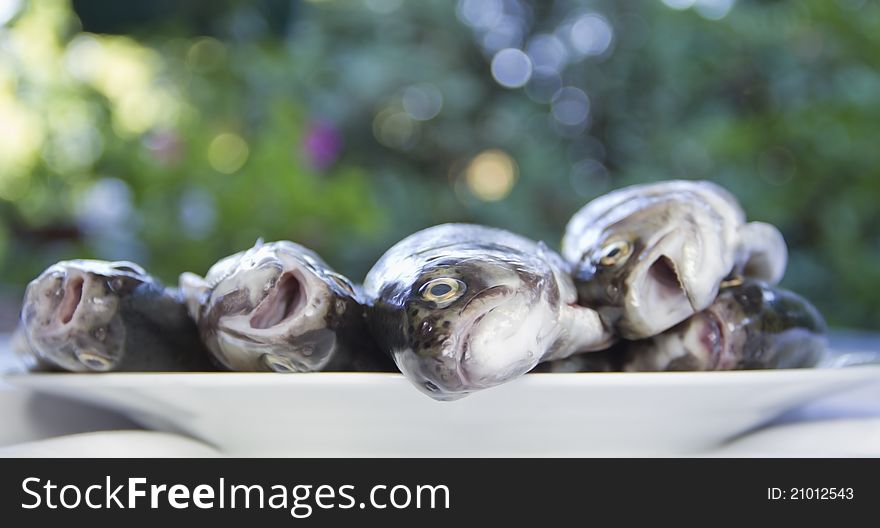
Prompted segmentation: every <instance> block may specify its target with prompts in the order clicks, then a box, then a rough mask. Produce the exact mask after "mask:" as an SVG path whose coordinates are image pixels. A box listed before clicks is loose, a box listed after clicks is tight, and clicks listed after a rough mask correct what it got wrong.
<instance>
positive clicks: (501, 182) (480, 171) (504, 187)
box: [465, 149, 518, 202]
mask: <svg viewBox="0 0 880 528" xmlns="http://www.w3.org/2000/svg"><path fill="white" fill-rule="evenodd" d="M517 172H518V169H517V166H516V162H515V161H514V160H513V158H511V157H510V156H509V155H508V154H507V153H506V152H504V151H502V150H498V149H492V150H487V151H485V152H482V153H480V154H479V155H477V156H476V157H475V158H474V159H473V160H471V162H470V164H468V166H467V168H466V169H465V181H466V183H467V186H468V189H470V191H471V193H472V194H473V195H474V196H476V197H477V198H479V199H480V200H483V201H485V202H496V201H498V200H502V199H504V198H505V197H506V196H507V195H508V194H510V191H511V190H513V186H514V184H515V183H516V178H517Z"/></svg>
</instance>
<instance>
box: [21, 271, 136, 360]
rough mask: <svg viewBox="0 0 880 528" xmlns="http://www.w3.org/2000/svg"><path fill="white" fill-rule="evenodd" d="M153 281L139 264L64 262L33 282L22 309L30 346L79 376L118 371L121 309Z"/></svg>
mask: <svg viewBox="0 0 880 528" xmlns="http://www.w3.org/2000/svg"><path fill="white" fill-rule="evenodd" d="M151 280H152V279H151V278H150V277H149V276H148V275H147V273H146V272H145V271H144V270H143V269H142V268H141V267H140V266H138V265H137V264H134V263H131V262H123V261H120V262H106V261H98V260H71V261H63V262H59V263H57V264H55V265H53V266H51V267H50V268H48V269H47V270H46V271H44V272H43V273H42V274H40V276H39V277H37V278H36V279H34V280H33V281H31V283H30V284H29V285H28V287H27V289H26V291H25V296H24V303H23V305H22V310H21V325H22V328H23V330H24V333H25V336H26V338H27V341H28V344H29V345H30V347H31V348H32V349H33V350H34V352H35V353H36V354H37V356H38V357H39V358H41V359H43V360H45V361H47V362H49V363H50V364H54V365H56V366H59V367H61V368H63V369H65V370H69V371H74V372H106V371H111V370H114V369H115V368H116V367H118V365H119V364H120V362H121V361H122V360H123V356H124V352H125V326H124V324H123V322H122V320H121V317H120V315H119V311H120V305H121V302H122V300H123V298H125V297H126V296H129V295H131V294H132V293H133V292H134V291H135V290H137V289H138V288H139V287H140V286H141V285H143V284H145V283H147V282H150V281H151Z"/></svg>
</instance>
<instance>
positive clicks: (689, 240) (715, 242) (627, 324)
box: [562, 180, 788, 339]
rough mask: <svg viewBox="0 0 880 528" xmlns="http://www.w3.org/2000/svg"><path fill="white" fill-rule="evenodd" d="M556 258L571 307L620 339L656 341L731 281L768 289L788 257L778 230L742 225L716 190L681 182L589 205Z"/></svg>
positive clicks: (631, 190) (639, 188)
mask: <svg viewBox="0 0 880 528" xmlns="http://www.w3.org/2000/svg"><path fill="white" fill-rule="evenodd" d="M562 255H563V256H564V257H565V258H566V260H568V261H569V262H571V263H572V265H573V267H574V277H575V282H576V284H577V286H578V291H579V294H580V302H581V303H582V304H584V305H585V306H590V307H592V308H595V309H596V310H598V311H599V313H600V314H601V316H602V318H603V320H604V321H605V322H606V324H608V325H610V326H612V327H613V328H614V329H615V330H616V331H617V333H619V334H620V335H621V336H622V337H624V338H626V339H640V338H644V337H650V336H652V335H657V334H659V333H661V332H663V331H665V330H667V329H669V328H671V327H673V326H675V325H676V324H678V323H680V322H681V321H683V320H685V319H686V318H688V317H690V316H691V315H693V314H695V313H696V312H698V311H700V310H703V309H704V308H706V307H707V306H709V304H711V303H712V301H713V300H714V299H715V297H716V296H717V294H718V290H719V288H720V286H721V284H722V282H723V281H724V280H725V279H727V278H730V277H732V276H745V277H752V278H756V279H759V280H764V281H767V282H769V283H771V284H775V283H776V282H778V281H779V280H780V279H781V278H782V275H783V274H784V272H785V267H786V263H787V259H788V252H787V248H786V245H785V241H784V239H783V238H782V235H781V233H780V232H779V230H777V229H776V228H775V227H773V226H771V225H769V224H765V223H762V222H749V223H747V222H746V219H745V213H744V212H743V210H742V208H741V207H740V206H739V203H738V202H737V201H736V199H735V198H734V197H733V195H731V194H730V193H729V192H728V191H726V190H725V189H723V188H722V187H720V186H718V185H716V184H714V183H711V182H707V181H687V180H672V181H665V182H659V183H651V184H643V185H634V186H630V187H625V188H623V189H619V190H617V191H613V192H611V193H609V194H607V195H605V196H601V197H599V198H597V199H595V200H593V201H591V202H590V203H588V204H587V205H586V206H584V207H583V208H582V209H581V210H579V211H578V212H577V213H575V214H574V216H573V217H572V218H571V220H570V221H569V223H568V225H567V226H566V230H565V236H564V238H563V241H562Z"/></svg>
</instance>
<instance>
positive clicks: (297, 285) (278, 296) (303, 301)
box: [250, 271, 309, 330]
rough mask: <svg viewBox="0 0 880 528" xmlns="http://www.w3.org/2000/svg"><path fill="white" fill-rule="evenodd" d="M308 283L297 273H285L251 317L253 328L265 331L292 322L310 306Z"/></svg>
mask: <svg viewBox="0 0 880 528" xmlns="http://www.w3.org/2000/svg"><path fill="white" fill-rule="evenodd" d="M308 300H309V299H308V292H307V287H306V282H305V280H303V277H302V275H301V274H300V273H299V272H297V271H285V272H283V273H282V274H281V275H280V276H279V277H278V279H277V280H276V281H275V283H274V285H273V286H272V288H271V289H270V290H269V292H268V293H267V295H266V296H265V297H264V298H263V300H262V301H260V303H259V304H258V305H257V307H256V308H254V310H253V312H252V313H251V317H250V326H251V328H254V329H257V330H264V329H267V328H272V327H275V326H278V325H280V324H282V323H284V322H286V321H291V320H293V319H295V318H296V316H297V315H299V314H300V313H301V312H302V310H303V308H305V306H306V305H307V304H308Z"/></svg>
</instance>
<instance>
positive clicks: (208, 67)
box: [186, 37, 226, 73]
mask: <svg viewBox="0 0 880 528" xmlns="http://www.w3.org/2000/svg"><path fill="white" fill-rule="evenodd" d="M225 60H226V46H224V45H223V43H222V42H220V41H219V40H217V39H215V38H211V37H202V38H200V39H198V40H196V41H195V42H194V43H193V45H192V46H190V48H189V51H187V53H186V65H187V66H188V67H189V68H190V69H191V70H192V71H194V72H196V73H208V72H211V71H214V70H216V69H217V68H218V67H220V66H221V65H222V64H223V61H225Z"/></svg>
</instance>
